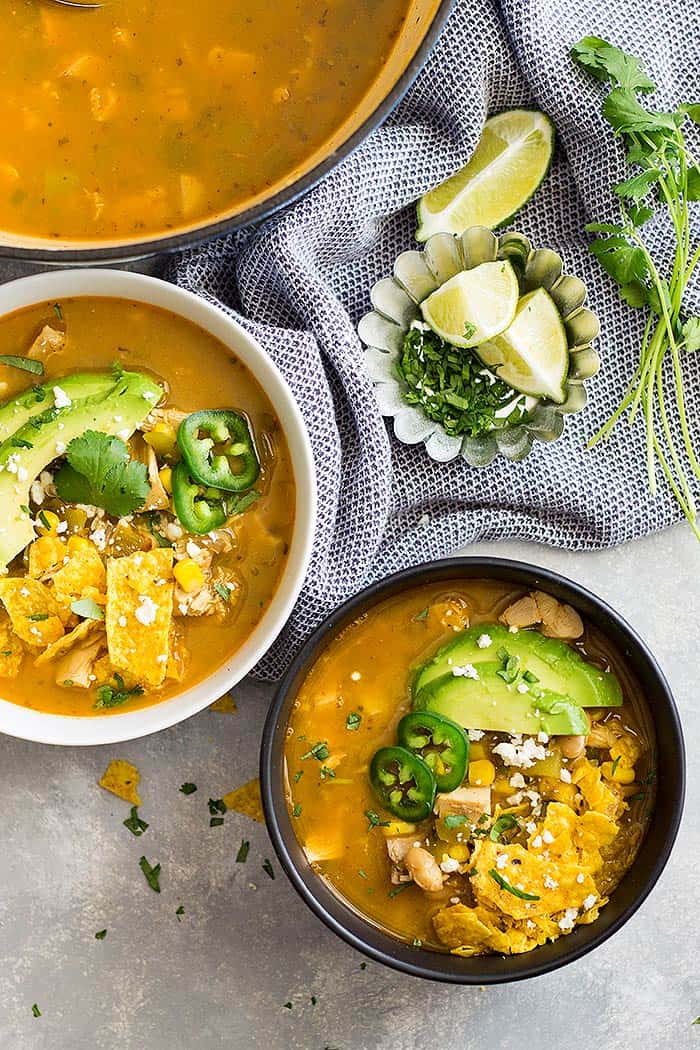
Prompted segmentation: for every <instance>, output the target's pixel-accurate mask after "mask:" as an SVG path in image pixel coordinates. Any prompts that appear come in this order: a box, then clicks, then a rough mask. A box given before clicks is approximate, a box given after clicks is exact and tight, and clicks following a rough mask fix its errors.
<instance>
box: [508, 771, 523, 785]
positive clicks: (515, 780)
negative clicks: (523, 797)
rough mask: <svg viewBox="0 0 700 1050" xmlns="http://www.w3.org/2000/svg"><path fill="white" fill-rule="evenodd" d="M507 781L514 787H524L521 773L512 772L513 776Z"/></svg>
mask: <svg viewBox="0 0 700 1050" xmlns="http://www.w3.org/2000/svg"><path fill="white" fill-rule="evenodd" d="M508 783H509V784H510V786H511V787H514V788H524V787H525V777H524V776H523V775H522V773H513V776H512V777H511V778H510V780H509V781H508Z"/></svg>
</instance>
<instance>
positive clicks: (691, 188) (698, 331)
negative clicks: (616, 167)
mask: <svg viewBox="0 0 700 1050" xmlns="http://www.w3.org/2000/svg"><path fill="white" fill-rule="evenodd" d="M571 54H572V57H573V58H574V59H575V60H576V61H577V62H578V63H579V64H580V65H581V66H583V67H584V69H586V70H587V71H588V72H589V73H591V74H592V75H593V76H594V77H596V78H597V79H598V80H601V81H603V82H606V83H609V84H610V85H611V90H610V91H609V93H608V95H607V97H606V98H605V101H604V102H603V108H602V111H603V116H604V117H605V119H606V120H607V122H608V123H609V124H610V126H611V127H612V129H613V131H614V133H615V135H617V136H619V137H620V138H621V139H622V142H623V145H624V148H625V155H626V159H627V164H628V165H629V168H630V174H629V177H628V178H626V179H625V180H624V181H623V182H620V183H618V184H617V185H616V186H613V190H614V191H615V194H616V195H617V197H618V200H619V209H620V219H619V221H618V222H615V223H589V224H588V225H587V226H586V229H587V230H588V231H589V232H591V233H597V234H599V235H600V236H599V237H598V238H597V239H596V240H595V241H594V242H593V243H592V244H591V246H590V247H591V251H592V252H593V254H594V255H595V256H596V258H597V259H598V260H599V262H600V263H601V265H602V266H603V267H604V268H605V269H606V270H607V272H608V273H609V274H610V276H611V277H612V278H613V279H614V280H615V281H616V282H617V283H618V285H619V286H620V295H621V297H622V298H623V299H624V301H625V302H626V303H628V304H629V305H630V306H632V307H635V308H638V309H642V310H645V311H646V312H647V319H646V325H645V328H644V335H643V337H642V344H641V347H640V352H639V361H638V364H637V368H636V370H635V372H634V374H633V376H632V377H631V379H630V381H629V385H628V387H627V390H626V392H625V395H624V397H623V399H622V401H621V403H620V405H619V406H618V408H617V409H616V410H615V412H614V413H613V415H612V416H611V417H610V419H609V420H608V421H607V422H606V423H605V424H604V425H603V427H602V428H601V429H600V431H599V432H598V433H597V434H596V435H595V437H594V438H593V440H592V441H591V445H594V444H596V443H597V442H598V441H601V440H604V439H606V438H608V437H609V436H610V433H611V431H612V430H613V428H614V426H615V425H616V423H617V422H618V421H619V420H620V418H621V417H622V416H623V415H625V413H628V415H629V422H630V424H631V423H632V422H633V421H634V419H635V418H636V416H637V414H638V413H639V412H641V413H642V415H643V418H644V422H645V427H646V461H647V471H648V476H649V487H650V490H651V492H652V494H655V493H656V473H657V467H660V468H661V470H662V472H663V475H664V476H665V478H666V480H667V482H668V484H669V486H670V488H671V490H672V491H673V494H674V496H675V497H676V499H677V501H678V503H679V505H680V507H681V509H682V511H683V513H684V515H685V517H686V518H687V519H688V521H689V522H690V525H691V527H692V529H693V532H694V533H695V535H696V536H697V538H698V539H700V528H699V527H698V524H697V521H696V510H695V501H694V499H693V493H692V489H691V484H692V475H694V476H695V478H700V463H698V457H697V455H696V453H695V450H694V448H693V440H692V435H691V431H690V425H689V423H688V416H687V412H686V404H685V396H684V390H683V372H682V356H683V354H684V353H689V352H692V351H695V350H698V349H700V318H698V317H684V314H683V293H684V291H685V289H686V286H687V284H688V282H689V280H690V278H691V276H692V274H693V272H694V270H695V267H696V266H697V265H698V262H699V261H700V243H698V244H695V243H693V241H692V236H691V229H690V211H689V205H690V203H691V202H693V201H698V200H700V167H699V166H698V161H697V159H696V158H695V157H694V156H693V155H692V153H691V150H690V146H689V143H688V141H687V139H686V137H685V135H684V128H686V129H687V128H688V125H689V122H690V123H694V124H700V103H698V104H691V103H681V104H679V106H678V108H677V109H676V110H674V111H673V112H670V113H663V112H657V111H656V110H653V109H651V108H646V106H645V105H643V104H642V102H641V101H640V99H639V96H646V95H647V94H649V93H650V92H652V91H654V90H655V85H654V84H653V82H652V81H651V80H650V79H649V77H648V76H647V75H646V73H645V72H644V70H643V69H642V67H641V64H640V61H639V59H637V58H635V57H634V56H633V55H627V54H625V52H624V51H621V50H620V49H619V48H616V47H613V46H612V45H611V44H609V43H608V42H607V41H605V40H601V39H600V38H599V37H584V38H583V39H582V40H579V42H578V43H577V44H575V45H574V46H573V48H572V49H571ZM657 209H665V210H666V211H667V212H668V214H669V216H670V218H671V224H672V228H673V245H672V249H673V251H672V260H671V262H670V263H669V264H668V265H667V266H664V265H663V263H662V262H661V261H660V260H659V259H658V258H655V257H654V255H652V252H651V250H650V249H649V247H648V244H647V242H646V241H645V237H644V229H643V228H644V225H645V224H646V223H647V222H648V220H649V219H650V218H651V217H652V215H653V214H654V213H655V211H657ZM669 356H670V360H671V370H670V372H671V375H670V382H668V383H667V379H668V378H669V377H668V373H665V371H664V362H665V361H666V360H667V358H668V357H669ZM676 421H677V423H678V427H679V429H680V434H681V438H682V448H679V447H678V443H677V441H676V438H675V437H674V433H673V430H674V423H675V422H676ZM683 452H684V453H685V457H683ZM686 464H689V465H690V470H691V472H692V474H691V477H690V478H689V477H688V471H687V466H686Z"/></svg>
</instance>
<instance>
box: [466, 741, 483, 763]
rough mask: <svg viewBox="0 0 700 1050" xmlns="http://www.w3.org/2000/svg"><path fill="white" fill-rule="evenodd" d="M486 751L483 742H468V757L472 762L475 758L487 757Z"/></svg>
mask: <svg viewBox="0 0 700 1050" xmlns="http://www.w3.org/2000/svg"><path fill="white" fill-rule="evenodd" d="M487 757H488V751H487V750H486V748H485V747H484V745H483V744H470V745H469V758H470V759H471V761H472V762H474V761H475V760H476V759H477V758H487Z"/></svg>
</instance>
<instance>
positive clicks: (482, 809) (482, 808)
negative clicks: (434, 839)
mask: <svg viewBox="0 0 700 1050" xmlns="http://www.w3.org/2000/svg"><path fill="white" fill-rule="evenodd" d="M435 812H436V813H437V815H438V816H439V817H446V816H448V815H449V814H450V813H461V814H463V815H464V816H465V817H467V819H468V820H469V822H470V823H471V824H477V823H478V821H479V817H482V816H483V815H484V813H486V814H490V813H491V788H490V787H460V788H457V789H456V790H455V791H450V792H449V794H441V795H438V796H437V799H436V800H435Z"/></svg>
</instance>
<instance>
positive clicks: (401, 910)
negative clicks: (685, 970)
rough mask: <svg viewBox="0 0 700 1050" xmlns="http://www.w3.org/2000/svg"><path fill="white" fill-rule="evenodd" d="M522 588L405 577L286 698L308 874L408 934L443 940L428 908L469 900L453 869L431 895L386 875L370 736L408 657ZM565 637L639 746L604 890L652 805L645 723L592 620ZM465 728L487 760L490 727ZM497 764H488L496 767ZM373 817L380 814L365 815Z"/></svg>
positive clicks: (390, 721)
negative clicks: (613, 680)
mask: <svg viewBox="0 0 700 1050" xmlns="http://www.w3.org/2000/svg"><path fill="white" fill-rule="evenodd" d="M522 595H523V591H522V589H519V588H516V587H514V586H513V585H512V584H506V583H501V582H497V581H491V580H455V581H454V582H451V583H450V582H448V583H444V582H443V583H440V584H434V585H425V586H420V587H414V588H411V589H409V590H407V591H406V592H404V593H403V594H401V595H399V596H395V597H390V598H387V599H385V600H383V601H380V602H378V603H377V604H376V605H375V606H373V607H372V608H370V609H369V610H368V611H366V612H365V613H364V614H363V615H361V616H360V617H359V618H358V619H357V620H356V621H354V622H352V623H351V624H349V625H348V626H347V627H345V628H344V629H343V630H342V631H341V633H340V634H339V635H338V636H337V637H336V638H334V639H333V640H332V641H331V642H330V643H329V644H328V646H327V647H326V649H325V650H324V651H323V652H322V653H321V655H320V656H319V657H318V658H317V660H316V662H315V664H314V665H313V666H312V667H311V669H310V671H309V672H308V674H307V676H306V678H305V680H304V681H303V683H302V685H301V687H300V689H299V692H298V695H297V698H296V700H295V702H294V705H293V709H292V714H291V716H290V719H289V725H288V729H287V741H286V745H285V763H286V770H287V776H288V783H289V787H288V805H289V811H290V814H291V816H292V822H293V826H294V830H295V833H296V835H297V838H298V840H299V842H300V844H301V845H302V846H303V848H304V850H305V852H306V854H307V857H308V859H309V860H310V861H311V863H312V865H313V867H314V869H315V870H316V871H317V873H318V874H319V876H321V877H322V878H323V879H325V880H326V881H327V882H328V883H329V884H330V886H331V887H332V888H333V889H334V890H335V891H336V892H337V893H338V894H339V895H340V896H341V897H342V898H343V899H344V900H345V901H346V902H347V903H349V904H350V905H351V906H352V907H353V908H354V909H356V910H357V911H358V912H360V913H361V914H362V915H363V916H365V917H366V918H368V919H369V920H370V921H372V922H374V923H375V924H376V925H377V926H379V927H381V928H383V929H385V930H388V931H389V932H391V933H392V934H394V935H395V936H397V937H400V938H401V939H403V940H406V941H408V942H409V943H411V942H413V943H416V944H423V945H426V946H429V947H431V948H433V949H436V950H443V951H444V950H445V945H444V944H441V943H440V941H439V939H438V938H437V937H436V933H435V928H434V926H433V918H434V916H435V915H436V914H437V913H438V912H439V911H440V910H441V909H444V908H445V907H446V906H447V905H448V902H449V901H452V902H453V903H454V902H456V900H457V896H455V894H457V895H458V896H459V899H460V901H465V902H466V901H468V899H469V895H468V891H463V890H462V889H461V888H456V882H457V881H460V882H466V879H462V880H456V879H455V878H454V877H452V878H451V879H448V880H447V883H446V888H445V890H444V892H443V893H442V894H437V895H431V894H429V893H424V892H423V890H422V889H420V888H419V887H418V886H417V885H415V883H411V882H408V881H407V882H404V883H399V884H398V885H392V882H391V881H389V873H390V869H391V865H390V863H389V859H388V856H387V844H386V839H385V834H384V828H383V827H382V826H381V824H382V823H383V822H386V821H388V822H389V824H390V830H388V831H387V832H386V834H387V835H390V834H394V833H400V829H399V831H397V832H394V831H392V830H391V829H392V828H394V825H395V824H396V819H395V818H393V817H392V816H391V814H389V813H387V812H386V810H384V809H382V806H381V805H380V804H379V803H378V800H377V797H376V795H375V793H374V792H373V791H372V788H371V786H370V780H369V776H368V769H369V765H370V761H371V759H372V756H373V754H374V753H375V752H376V751H377V749H378V748H382V747H385V746H390V745H393V744H395V743H396V741H397V725H398V723H399V721H400V719H401V718H402V716H403V715H405V714H406V713H407V712H408V711H410V710H411V699H410V690H411V682H412V679H413V676H414V674H415V669H416V667H417V665H419V664H421V663H422V662H424V661H426V660H429V659H431V658H432V657H433V655H434V654H435V652H436V650H437V649H438V648H439V647H440V646H443V645H445V644H446V643H447V642H449V641H450V640H451V639H454V638H455V637H457V635H456V632H457V631H459V630H461V626H462V621H463V620H466V618H467V617H468V620H469V623H470V624H471V625H472V626H475V625H479V624H484V625H493V624H494V623H495V622H496V621H497V619H498V617H499V616H500V615H501V614H502V613H503V611H504V610H505V609H506V608H507V607H509V606H510V605H511V604H512V603H513V602H514V601H515V600H517V599H518V598H520V597H521V596H522ZM485 630H488V628H485ZM576 648H577V649H579V650H580V651H581V652H582V653H584V654H585V655H586V656H587V658H588V659H589V660H591V661H593V662H594V663H595V664H597V665H598V666H600V667H601V668H606V667H611V668H612V669H613V670H614V671H615V672H617V674H618V676H619V678H620V680H621V683H622V689H623V694H624V703H623V706H622V707H619V708H616V709H614V710H613V711H612V712H607V713H606V712H603V715H604V719H605V720H606V721H607V720H609V719H613V720H614V721H615V724H619V725H620V726H623V725H624V727H626V730H627V731H629V733H630V734H631V736H632V737H633V738H634V739H635V740H636V741H638V742H639V743H640V746H641V747H643V749H644V750H643V756H642V758H641V759H640V761H639V762H638V765H637V769H636V778H637V781H638V783H637V784H636V785H635V789H634V792H633V789H631V788H630V789H626V790H627V796H628V797H630V798H632V797H633V794H638V795H642V794H643V795H644V799H641V798H637V799H634V800H631V801H630V802H629V809H628V810H627V812H626V813H625V815H624V816H622V817H621V819H620V831H619V834H618V836H617V838H616V839H615V843H614V846H612V847H609V848H606V850H605V851H604V853H605V864H604V868H603V871H602V873H599V874H598V875H597V876H596V878H597V881H598V886H599V888H600V892H601V894H602V893H606V894H607V893H609V892H610V891H611V890H612V889H613V888H614V886H615V885H617V883H618V882H619V880H620V878H621V877H622V875H623V874H624V871H626V870H627V868H628V867H629V865H630V864H631V863H632V860H633V857H634V855H635V853H636V850H637V848H638V845H639V843H640V841H641V838H642V836H643V832H644V828H645V826H646V821H647V819H648V815H649V812H650V810H651V796H652V793H653V783H652V781H653V770H652V767H651V762H652V756H653V746H652V740H653V731H652V727H651V723H650V720H649V715H648V712H647V710H646V707H645V705H644V704H643V702H642V700H641V698H640V696H639V692H638V688H637V687H636V684H635V682H634V678H633V676H632V675H631V673H630V671H629V669H628V668H627V667H626V666H625V665H624V664H623V663H622V662H621V661H620V659H619V657H618V655H617V654H616V653H615V652H614V651H613V650H612V649H611V646H610V644H609V643H608V642H607V640H606V639H605V638H604V637H603V636H602V635H601V634H600V632H598V631H597V630H595V629H593V628H592V627H590V626H588V625H586V627H585V633H584V635H583V637H582V638H581V640H580V641H579V642H577V643H576ZM349 716H351V717H350V718H349ZM358 717H359V724H358ZM596 717H597V716H596ZM596 724H598V723H596V722H594V723H593V728H594V729H595V726H596ZM470 736H471V734H470ZM475 737H476V739H478V741H479V742H478V743H475V742H472V744H471V750H472V759H476V758H477V756H481V755H482V754H483V755H486V756H488V757H490V758H492V759H493V761H494V762H497V760H496V758H495V756H494V754H493V752H492V750H491V749H492V747H493V745H494V742H495V740H496V739H499V736H498V734H489V733H487V734H486V735H483V734H481V736H479V734H476V735H475ZM551 739H552V741H555V740H556V738H555V737H552V738H551ZM472 740H474V737H473V738H472ZM318 743H324V744H326V745H327V747H326V749H324V750H322V751H321V756H322V760H315V756H314V754H313V748H314V746H315V745H317V744H318ZM484 745H486V750H485V751H484ZM326 750H327V754H326ZM497 764H498V762H497ZM510 772H511V773H512V772H515V771H514V770H511V771H510ZM502 775H503V772H502V767H500V765H499V769H498V770H497V776H498V777H502ZM508 775H510V774H508ZM472 782H473V781H472V780H471V779H470V780H469V783H472ZM465 783H466V781H465ZM477 783H478V781H477ZM640 785H641V786H640ZM496 786H498V781H497V782H496ZM566 787H567V785H562V788H566ZM508 790H510V792H511V793H514V791H515V789H513V788H510V789H508V788H506V792H508ZM494 791H495V787H494ZM439 798H440V796H439V795H438V799H439ZM503 805H504V806H505V801H503ZM373 813H374V816H372V814H373ZM375 817H376V818H378V819H379V820H380V824H379V826H377V825H376V824H375V825H374V826H372V825H373V823H374V818H375ZM482 819H485V818H482ZM392 821H393V823H392ZM422 827H423V825H420V824H419V825H418V826H417V830H416V831H414V832H413V833H410V832H409V840H412V839H413V838H415V839H418V840H420V842H421V843H422V842H423V836H424V834H425V831H424V830H423V831H421V828H422ZM486 827H487V828H488V824H487V825H486ZM403 834H404V835H406V831H405V830H404V832H403ZM477 834H483V833H481V832H477ZM457 837H458V838H461V836H460V835H458V836H457ZM487 837H488V836H487ZM425 842H426V843H427V839H425ZM453 842H454V839H453ZM472 844H473V843H472ZM415 845H419V843H418V842H416V843H415ZM431 848H432V847H431ZM433 852H434V851H433ZM443 856H444V854H443ZM438 858H439V852H438ZM450 887H451V888H450ZM514 950H515V949H514ZM519 950H525V949H519Z"/></svg>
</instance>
